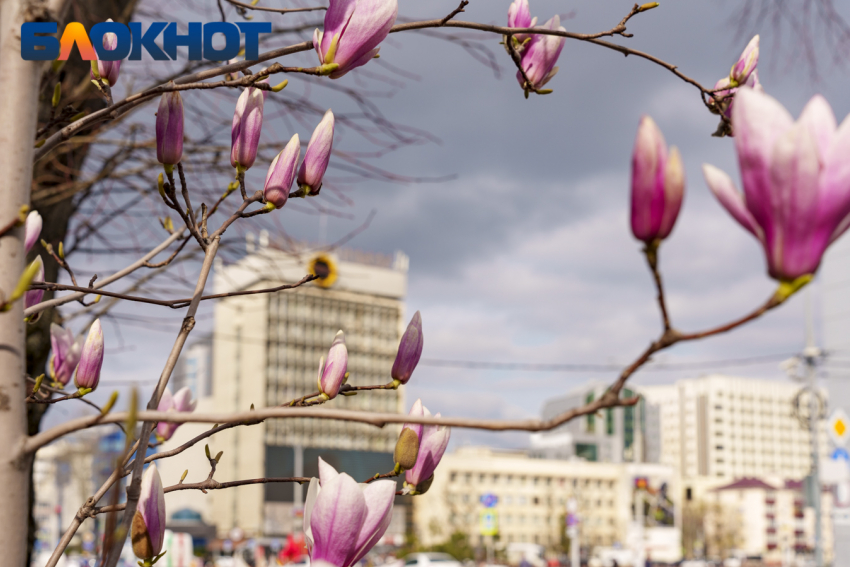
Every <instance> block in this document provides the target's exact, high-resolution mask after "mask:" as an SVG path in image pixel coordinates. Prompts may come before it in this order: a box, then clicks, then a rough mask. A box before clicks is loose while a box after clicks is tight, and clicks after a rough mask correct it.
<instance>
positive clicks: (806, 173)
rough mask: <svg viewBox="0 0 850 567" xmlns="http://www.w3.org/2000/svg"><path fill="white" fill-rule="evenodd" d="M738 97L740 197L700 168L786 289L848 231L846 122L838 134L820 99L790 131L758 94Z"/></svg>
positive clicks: (784, 117)
mask: <svg viewBox="0 0 850 567" xmlns="http://www.w3.org/2000/svg"><path fill="white" fill-rule="evenodd" d="M736 97H737V101H736V103H735V107H734V109H733V111H732V124H733V125H734V126H735V149H736V150H737V153H738V164H739V166H740V168H741V179H742V182H743V186H744V194H743V195H741V193H739V192H738V189H737V188H736V187H735V184H734V182H733V181H732V179H731V178H730V177H729V176H728V175H727V174H726V173H724V172H723V171H721V170H719V169H717V168H716V167H714V166H711V165H704V166H703V173H704V174H705V178H706V181H707V182H708V186H709V187H710V188H711V190H712V192H713V193H714V194H715V196H716V197H717V198H718V200H719V201H720V203H721V204H722V205H723V206H724V207H725V208H726V210H727V211H729V213H730V214H731V215H732V216H733V217H734V218H735V220H737V221H738V222H739V223H740V224H741V225H742V226H743V227H744V228H745V229H747V230H748V231H750V232H751V233H752V234H753V235H754V236H755V237H756V238H758V239H759V241H760V242H761V244H762V246H763V247H764V251H765V255H766V256H767V266H768V273H769V274H770V276H771V277H773V278H775V279H777V280H779V281H782V282H792V281H794V280H796V279H798V278H800V277H803V276H810V275H812V274H814V273H815V272H816V271H817V269H818V266H819V265H820V261H821V258H822V257H823V254H824V252H825V251H826V249H827V247H828V246H829V245H830V244H832V243H833V242H834V241H835V240H836V239H837V238H838V237H839V236H841V234H843V233H844V231H845V230H847V228H848V226H850V168H848V167H847V155H848V153H850V120H847V119H845V120H844V122H843V123H842V124H841V127H840V128H837V127H836V121H835V116H834V114H833V113H832V108H830V106H829V103H827V102H826V100H824V98H823V97H821V96H820V95H817V96H815V97H813V98H812V99H811V100H810V101H809V102H808V104H806V107H805V108H804V109H803V112H802V114H801V115H800V118H799V119H798V120H797V122H796V123H795V122H794V120H793V118H792V117H791V115H790V114H789V113H788V111H787V110H785V108H783V107H782V105H781V104H780V103H779V102H778V101H776V100H775V99H774V98H772V97H770V96H768V95H766V94H764V93H761V92H758V91H755V90H753V89H746V88H745V89H741V90H740V91H739V92H738V94H737V95H736Z"/></svg>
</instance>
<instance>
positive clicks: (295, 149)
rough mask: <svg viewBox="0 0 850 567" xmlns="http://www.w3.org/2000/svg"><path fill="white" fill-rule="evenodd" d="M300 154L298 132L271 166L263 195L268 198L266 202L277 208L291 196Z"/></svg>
mask: <svg viewBox="0 0 850 567" xmlns="http://www.w3.org/2000/svg"><path fill="white" fill-rule="evenodd" d="M300 156H301V140H300V139H299V138H298V134H295V135H294V136H292V138H291V139H290V140H289V143H288V144H286V147H284V148H283V150H281V152H280V153H279V154H277V156H275V158H274V160H273V161H272V164H271V165H270V166H269V172H268V173H267V174H266V184H265V186H264V188H263V196H264V197H265V198H266V202H267V203H271V204H272V205H274V207H275V208H276V209H279V208H281V207H282V206H284V205H285V204H286V200H287V199H288V198H289V189H290V188H291V187H292V182H293V181H294V180H295V171H296V168H297V167H298V158H299V157H300Z"/></svg>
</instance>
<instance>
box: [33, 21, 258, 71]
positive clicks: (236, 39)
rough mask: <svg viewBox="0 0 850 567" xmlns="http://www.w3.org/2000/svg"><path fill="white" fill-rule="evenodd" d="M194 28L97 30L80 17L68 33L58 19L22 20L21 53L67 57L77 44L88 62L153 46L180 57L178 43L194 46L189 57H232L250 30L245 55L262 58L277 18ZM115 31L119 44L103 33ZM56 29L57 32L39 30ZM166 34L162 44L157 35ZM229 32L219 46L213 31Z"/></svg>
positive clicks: (162, 25) (134, 56)
mask: <svg viewBox="0 0 850 567" xmlns="http://www.w3.org/2000/svg"><path fill="white" fill-rule="evenodd" d="M188 28H189V29H188V33H185V34H178V33H177V24H176V23H175V22H170V23H169V22H152V23H151V24H150V25H149V26H148V28H147V29H146V30H144V31H142V24H141V23H140V22H130V23H129V24H121V23H118V22H100V23H97V24H95V25H93V26H92V28H91V31H89V32H86V28H85V27H84V26H83V24H81V23H79V22H70V23H69V24H68V25H66V26H65V30H64V31H63V32H62V37H61V39H60V38H57V37H56V36H55V34H56V33H57V32H58V31H59V24H57V23H56V22H27V23H25V24H22V25H21V57H22V58H24V59H26V60H27V61H52V60H54V59H60V60H63V61H64V60H66V59H68V56H69V55H70V54H71V49H72V47H73V46H74V44H76V45H77V49H78V50H79V52H80V55H81V56H82V58H83V59H84V60H86V61H93V60H97V59H99V60H101V61H119V60H121V59H129V60H131V61H138V60H140V59H141V58H142V50H144V51H147V52H148V53H149V54H150V56H151V57H153V58H154V60H156V61H169V60H173V59H177V48H178V47H181V46H182V47H188V48H189V59H190V60H200V59H206V60H208V61H227V60H229V59H233V58H234V57H236V56H237V55H239V50H240V49H241V48H242V41H241V36H242V34H244V35H245V59H247V60H249V61H250V60H253V59H257V58H258V57H259V44H260V34H261V33H271V31H272V24H271V22H237V23H235V24H234V23H230V22H208V23H201V22H189V24H188ZM107 33H114V34H115V35H116V36H117V38H118V45H117V46H116V48H115V49H111V50H110V49H106V48H104V47H103V36H104V35H106V34H107ZM37 34H53V35H37ZM160 34H161V37H162V47H160V46H159V45H157V43H156V41H155V40H156V39H157V38H158V37H160ZM215 34H221V35H223V36H224V42H225V43H224V47H222V48H218V49H217V48H215V47H213V36H214V35H215Z"/></svg>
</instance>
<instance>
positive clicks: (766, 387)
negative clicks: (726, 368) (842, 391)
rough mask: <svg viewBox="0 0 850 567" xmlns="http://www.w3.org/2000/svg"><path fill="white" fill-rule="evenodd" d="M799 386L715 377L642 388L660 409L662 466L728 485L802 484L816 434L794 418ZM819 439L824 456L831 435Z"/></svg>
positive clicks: (643, 392) (642, 393) (781, 382)
mask: <svg viewBox="0 0 850 567" xmlns="http://www.w3.org/2000/svg"><path fill="white" fill-rule="evenodd" d="M800 389H801V385H800V384H794V383H792V382H790V381H785V380H755V379H749V378H735V377H732V376H721V375H710V376H703V377H700V378H690V379H683V380H679V381H677V382H676V383H675V384H671V385H664V386H640V387H639V388H638V391H639V392H640V394H641V395H643V396H644V397H645V398H646V401H647V404H648V405H654V406H657V408H658V415H659V423H660V436H659V439H660V442H661V462H662V463H664V464H668V465H670V466H673V467H675V468H677V469H678V470H679V474H680V475H681V476H682V478H683V479H688V478H706V479H710V478H714V479H716V480H715V481H714V483H715V484H716V483H717V481H722V482H720V484H723V483H728V482H730V481H731V480H734V479H737V478H741V477H744V476H747V477H764V476H766V475H774V476H779V477H782V478H785V479H794V480H799V479H801V478H803V477H804V476H806V475H807V474H809V471H810V468H811V436H810V435H809V431H808V430H807V429H805V428H803V427H802V426H801V423H800V421H799V420H798V419H797V417H795V415H794V405H795V398H796V397H797V395H798V393H799V392H800ZM803 400H804V401H803V407H804V408H805V407H806V405H805V404H806V403H807V402H806V401H805V400H807V398H805V397H804V398H803ZM820 439H821V454H822V455H825V453H826V435H825V433H822V435H821V436H820ZM685 484H687V483H685Z"/></svg>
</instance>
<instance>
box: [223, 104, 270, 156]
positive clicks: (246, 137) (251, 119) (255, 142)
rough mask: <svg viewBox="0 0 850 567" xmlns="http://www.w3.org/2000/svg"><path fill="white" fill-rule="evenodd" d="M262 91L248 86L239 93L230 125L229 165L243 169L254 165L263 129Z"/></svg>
mask: <svg viewBox="0 0 850 567" xmlns="http://www.w3.org/2000/svg"><path fill="white" fill-rule="evenodd" d="M263 100H264V99H263V91H261V90H260V89H257V88H254V87H248V88H247V89H245V90H244V91H242V94H241V95H239V100H237V101H236V110H235V111H234V113H233V123H232V124H231V127H230V165H232V166H233V167H235V168H236V169H237V170H240V171H245V170H247V169H250V167H251V166H252V165H254V160H256V159H257V149H258V148H259V146H260V133H261V132H262V129H263Z"/></svg>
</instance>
